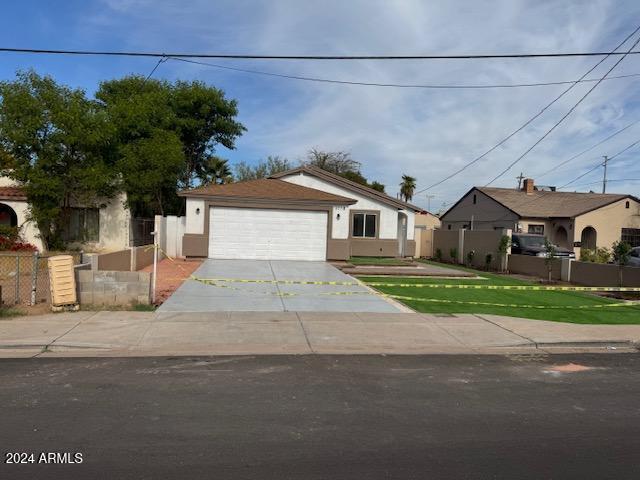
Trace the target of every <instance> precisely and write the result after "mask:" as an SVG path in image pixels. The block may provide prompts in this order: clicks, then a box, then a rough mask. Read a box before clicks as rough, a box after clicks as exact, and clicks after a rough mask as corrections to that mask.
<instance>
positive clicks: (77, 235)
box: [62, 208, 100, 242]
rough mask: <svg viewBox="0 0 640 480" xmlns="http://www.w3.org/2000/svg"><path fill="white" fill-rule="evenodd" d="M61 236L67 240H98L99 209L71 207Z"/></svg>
mask: <svg viewBox="0 0 640 480" xmlns="http://www.w3.org/2000/svg"><path fill="white" fill-rule="evenodd" d="M62 237H63V238H64V240H65V241H67V242H97V241H99V240H100V210H99V209H97V208H71V209H69V215H68V218H67V220H66V222H65V225H64V228H63V231H62Z"/></svg>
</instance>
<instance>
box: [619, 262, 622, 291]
mask: <svg viewBox="0 0 640 480" xmlns="http://www.w3.org/2000/svg"><path fill="white" fill-rule="evenodd" d="M618 286H619V287H622V286H623V283H622V265H618Z"/></svg>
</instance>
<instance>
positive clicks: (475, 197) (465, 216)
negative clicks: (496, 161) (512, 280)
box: [441, 179, 640, 256]
mask: <svg viewBox="0 0 640 480" xmlns="http://www.w3.org/2000/svg"><path fill="white" fill-rule="evenodd" d="M441 220H442V228H443V229H447V230H459V229H462V228H465V229H470V230H497V229H503V228H508V229H512V230H513V232H514V233H515V232H523V233H536V234H542V235H545V236H546V237H547V238H549V240H550V241H552V242H553V243H555V244H556V245H559V246H562V247H566V248H573V249H574V251H575V252H576V256H578V255H579V254H580V249H581V248H589V249H594V248H596V247H606V248H611V245H612V244H613V242H615V241H617V240H624V241H626V242H628V243H630V244H631V245H632V246H638V245H640V200H639V199H638V198H636V197H634V196H632V195H625V194H610V193H606V194H603V193H580V192H558V191H555V190H549V189H544V190H543V189H538V188H536V186H535V184H534V181H533V180H532V179H525V181H524V186H523V187H522V188H521V189H519V190H518V189H509V188H489V187H473V188H472V189H471V190H469V191H468V192H467V193H466V194H465V195H464V196H463V197H462V198H461V199H460V200H458V202H456V203H455V205H453V206H452V207H451V208H450V209H449V210H448V211H447V212H445V213H444V214H443V215H442V217H441Z"/></svg>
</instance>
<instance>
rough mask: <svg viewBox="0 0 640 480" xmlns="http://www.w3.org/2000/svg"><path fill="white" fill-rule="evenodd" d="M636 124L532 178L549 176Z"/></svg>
mask: <svg viewBox="0 0 640 480" xmlns="http://www.w3.org/2000/svg"><path fill="white" fill-rule="evenodd" d="M608 78H613V77H608ZM638 122H640V120H636V121H634V122H631V123H630V124H628V125H627V126H625V127H623V128H621V129H620V130H618V131H616V132H613V133H612V134H611V135H609V136H608V137H607V138H604V139H602V140H600V141H599V142H598V143H596V144H594V145H592V146H590V147H589V148H587V149H585V150H582V151H581V152H580V153H578V154H576V155H574V156H573V157H571V158H568V159H567V160H565V161H564V162H561V163H559V164H557V165H555V166H554V167H552V168H550V169H549V170H547V171H546V172H544V173H541V174H539V175H534V176H535V178H536V179H537V178H542V177H544V176H546V175H548V174H550V173H551V172H553V171H555V170H557V169H558V168H560V167H562V166H563V165H566V164H567V163H569V162H571V161H572V160H575V159H576V158H578V157H581V156H582V155H584V154H585V153H587V152H590V151H591V150H593V149H594V148H596V147H598V146H600V145H602V144H603V143H605V142H606V141H608V140H610V139H612V138H613V137H615V136H616V135H618V134H620V133H622V132H624V131H625V130H627V129H628V128H630V127H632V126H633V125H635V124H636V123H638Z"/></svg>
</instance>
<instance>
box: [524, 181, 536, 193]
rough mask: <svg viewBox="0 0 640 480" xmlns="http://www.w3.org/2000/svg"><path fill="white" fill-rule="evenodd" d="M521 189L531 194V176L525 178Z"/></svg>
mask: <svg viewBox="0 0 640 480" xmlns="http://www.w3.org/2000/svg"><path fill="white" fill-rule="evenodd" d="M522 190H523V191H524V192H527V195H531V194H532V193H533V190H534V189H533V178H525V179H524V183H523V184H522Z"/></svg>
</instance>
